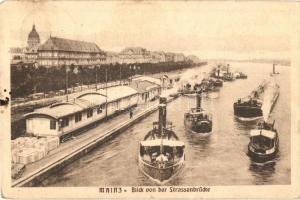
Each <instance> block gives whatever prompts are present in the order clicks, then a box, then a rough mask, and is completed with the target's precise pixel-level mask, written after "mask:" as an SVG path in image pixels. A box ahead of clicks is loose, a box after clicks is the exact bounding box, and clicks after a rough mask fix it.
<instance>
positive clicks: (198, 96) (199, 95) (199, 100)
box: [196, 90, 202, 110]
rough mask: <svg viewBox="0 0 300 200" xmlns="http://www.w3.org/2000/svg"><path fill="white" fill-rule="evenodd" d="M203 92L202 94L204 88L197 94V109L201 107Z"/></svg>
mask: <svg viewBox="0 0 300 200" xmlns="http://www.w3.org/2000/svg"><path fill="white" fill-rule="evenodd" d="M201 94H202V90H200V91H199V92H198V93H197V95H196V108H197V110H198V109H199V110H200V108H201Z"/></svg>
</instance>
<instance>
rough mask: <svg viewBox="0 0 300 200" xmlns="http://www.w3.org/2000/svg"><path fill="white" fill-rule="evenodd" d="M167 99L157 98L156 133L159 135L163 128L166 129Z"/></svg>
mask: <svg viewBox="0 0 300 200" xmlns="http://www.w3.org/2000/svg"><path fill="white" fill-rule="evenodd" d="M166 104H167V98H166V97H160V98H159V106H158V131H159V133H160V134H162V132H163V128H165V127H166V124H167V108H166Z"/></svg>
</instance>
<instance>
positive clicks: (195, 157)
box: [43, 63, 290, 186]
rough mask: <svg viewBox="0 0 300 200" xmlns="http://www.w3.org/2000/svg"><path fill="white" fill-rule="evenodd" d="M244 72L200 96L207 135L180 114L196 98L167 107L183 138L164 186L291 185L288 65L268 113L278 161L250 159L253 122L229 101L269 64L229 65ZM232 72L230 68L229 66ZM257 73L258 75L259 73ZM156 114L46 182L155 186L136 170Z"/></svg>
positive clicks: (264, 73) (245, 91)
mask: <svg viewBox="0 0 300 200" xmlns="http://www.w3.org/2000/svg"><path fill="white" fill-rule="evenodd" d="M231 67H232V68H234V67H239V69H240V70H242V71H243V72H245V73H246V74H248V79H245V80H236V81H234V82H224V86H223V87H222V88H221V89H220V91H219V92H218V94H217V95H215V96H217V98H203V101H202V106H203V108H204V109H205V110H207V111H209V112H211V113H212V115H213V131H212V134H211V135H210V136H209V137H207V138H202V137H199V136H197V135H193V134H191V133H188V132H187V131H186V130H185V128H184V123H183V119H184V112H186V111H187V110H188V109H190V108H191V107H194V106H195V97H180V98H178V99H177V100H175V101H173V102H172V103H170V104H168V106H167V119H168V121H172V122H173V125H175V127H174V131H175V132H176V134H177V135H178V137H179V138H180V140H181V141H183V142H185V145H186V148H185V154H186V161H185V166H184V168H183V169H182V170H181V171H180V173H179V174H178V175H177V176H175V177H174V178H173V179H172V180H171V181H170V182H169V183H167V185H252V184H290V103H289V102H290V87H289V85H290V80H289V67H279V66H278V67H277V69H278V71H279V72H280V75H278V76H276V77H274V78H275V79H276V82H278V84H279V85H280V88H281V91H280V97H279V98H278V101H277V104H276V106H275V108H274V110H273V112H272V114H271V117H272V118H273V119H276V124H275V128H276V129H277V130H278V133H279V140H280V159H279V157H278V158H276V159H275V160H274V161H273V162H271V163H254V162H253V161H251V159H250V158H249V157H248V156H247V146H248V143H249V136H248V135H249V131H250V130H251V129H252V128H255V123H253V122H240V121H237V120H236V119H235V117H234V115H233V103H234V102H235V101H236V100H237V99H238V98H240V97H244V96H247V95H248V94H249V93H250V92H251V91H252V90H253V89H254V88H256V87H257V85H258V84H259V83H260V82H261V81H262V80H263V79H266V78H269V73H270V71H271V69H272V65H268V64H257V63H256V64H251V63H232V64H231ZM233 70H234V69H233ZM258 72H259V73H258ZM157 115H158V113H157V112H155V113H153V114H152V115H150V116H149V117H147V118H146V119H144V120H142V121H141V122H140V123H138V124H136V125H134V126H133V127H131V128H129V129H128V130H126V131H125V132H124V133H122V134H120V135H119V136H118V137H116V138H114V139H112V140H110V141H109V142H107V143H106V144H105V145H102V146H100V147H99V148H97V149H95V150H94V151H93V152H91V153H90V154H89V155H86V156H84V157H82V158H80V159H79V160H77V161H75V162H73V163H72V164H70V165H69V166H67V167H65V168H64V169H63V170H62V171H60V172H59V173H57V174H55V175H53V176H51V177H50V178H48V179H47V180H46V181H44V183H43V184H44V185H46V186H113V185H156V183H154V182H152V181H151V180H149V179H148V178H147V177H146V176H144V174H143V173H141V172H140V170H139V168H138V161H137V158H138V142H139V141H141V140H142V139H143V137H144V136H145V134H146V133H147V132H148V131H149V130H150V129H151V127H152V122H153V121H156V120H157Z"/></svg>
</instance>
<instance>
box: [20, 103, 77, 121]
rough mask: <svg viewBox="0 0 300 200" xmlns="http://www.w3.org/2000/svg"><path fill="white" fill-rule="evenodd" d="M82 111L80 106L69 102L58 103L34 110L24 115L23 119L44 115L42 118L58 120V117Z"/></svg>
mask: <svg viewBox="0 0 300 200" xmlns="http://www.w3.org/2000/svg"><path fill="white" fill-rule="evenodd" d="M82 109H83V108H82V107H81V106H79V105H78V104H75V103H69V102H66V103H58V104H53V105H51V106H48V107H44V108H39V109H36V110H35V111H34V112H31V113H28V114H25V115H24V117H25V118H28V117H33V116H38V115H44V116H48V117H52V118H55V119H58V118H60V117H64V116H67V115H70V114H73V113H76V112H79V111H81V110H82Z"/></svg>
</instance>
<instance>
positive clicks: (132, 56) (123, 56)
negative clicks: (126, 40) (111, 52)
mask: <svg viewBox="0 0 300 200" xmlns="http://www.w3.org/2000/svg"><path fill="white" fill-rule="evenodd" d="M119 58H120V61H121V62H122V63H149V62H150V61H151V55H150V51H148V50H146V49H144V48H141V47H127V48H125V49H124V50H122V51H121V52H120V54H119Z"/></svg>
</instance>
